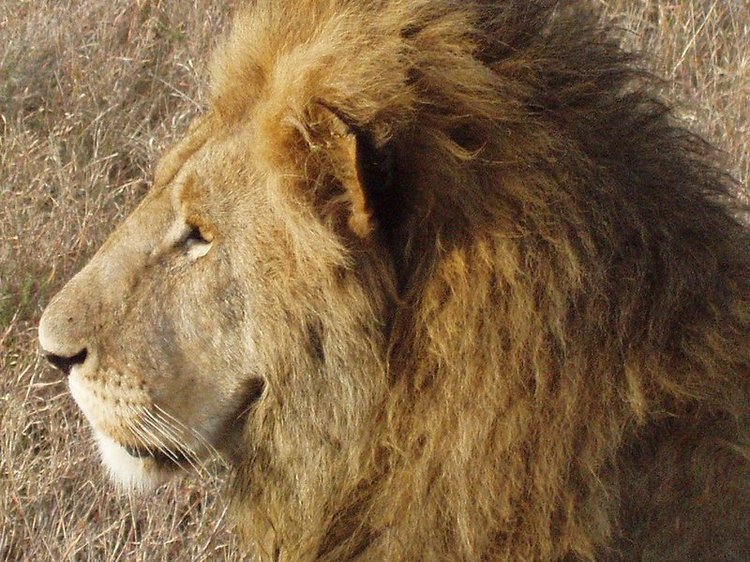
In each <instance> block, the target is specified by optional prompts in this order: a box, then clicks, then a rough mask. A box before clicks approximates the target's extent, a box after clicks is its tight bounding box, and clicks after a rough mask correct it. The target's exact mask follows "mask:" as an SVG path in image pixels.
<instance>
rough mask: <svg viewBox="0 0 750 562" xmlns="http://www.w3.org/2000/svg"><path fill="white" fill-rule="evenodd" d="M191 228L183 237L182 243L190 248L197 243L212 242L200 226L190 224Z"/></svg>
mask: <svg viewBox="0 0 750 562" xmlns="http://www.w3.org/2000/svg"><path fill="white" fill-rule="evenodd" d="M189 229H190V230H188V231H187V233H186V234H185V236H184V237H183V239H182V244H183V245H184V246H185V247H186V248H188V249H190V248H192V247H193V246H195V245H197V244H210V243H211V241H210V240H208V239H207V238H206V237H205V236H204V235H203V232H201V229H200V227H198V226H189Z"/></svg>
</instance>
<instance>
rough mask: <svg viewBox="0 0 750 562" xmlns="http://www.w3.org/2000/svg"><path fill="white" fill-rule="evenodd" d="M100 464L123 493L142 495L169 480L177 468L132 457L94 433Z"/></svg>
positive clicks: (107, 439) (99, 434) (151, 460)
mask: <svg viewBox="0 0 750 562" xmlns="http://www.w3.org/2000/svg"><path fill="white" fill-rule="evenodd" d="M94 436H95V438H96V442H97V444H98V445H99V453H100V454H101V457H102V463H103V464H104V466H105V467H107V471H108V472H109V476H110V479H111V480H112V482H113V483H114V484H115V485H116V486H117V488H118V489H120V490H121V491H123V492H129V493H133V492H134V493H143V492H147V491H149V490H153V489H154V488H156V487H157V486H159V485H161V484H164V483H165V482H167V481H168V480H170V479H171V478H172V477H173V476H174V475H175V474H176V472H177V471H178V470H179V468H178V467H177V466H176V465H172V466H168V465H164V464H162V463H158V462H156V461H155V460H154V459H152V458H139V457H134V456H132V455H131V454H130V453H128V451H127V449H125V447H123V446H122V445H120V444H119V443H118V442H117V441H115V440H114V439H112V438H110V437H108V436H106V435H104V434H102V433H100V432H99V431H96V430H95V431H94Z"/></svg>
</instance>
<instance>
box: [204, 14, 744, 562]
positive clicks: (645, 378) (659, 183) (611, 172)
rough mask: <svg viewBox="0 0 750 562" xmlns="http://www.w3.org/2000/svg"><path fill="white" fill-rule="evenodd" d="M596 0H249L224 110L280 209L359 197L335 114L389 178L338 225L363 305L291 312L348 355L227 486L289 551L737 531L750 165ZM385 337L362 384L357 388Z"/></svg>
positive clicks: (699, 548)
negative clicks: (743, 193)
mask: <svg viewBox="0 0 750 562" xmlns="http://www.w3.org/2000/svg"><path fill="white" fill-rule="evenodd" d="M600 17H601V16H600V14H599V13H598V11H597V10H595V9H594V8H593V7H592V5H591V4H589V3H586V2H573V3H569V2H565V3H559V4H558V3H556V2H527V1H525V0H524V1H521V0H508V1H490V0H484V1H478V0H477V1H467V2H456V1H451V0H370V1H356V2H355V1H347V0H298V1H296V2H294V3H288V2H278V1H276V0H257V1H256V2H253V3H252V6H251V7H250V8H249V9H247V10H245V11H244V12H242V14H241V15H239V16H238V18H237V21H236V23H235V27H234V31H233V33H232V35H231V36H230V37H229V38H228V39H227V40H226V41H225V43H224V44H223V45H222V46H221V47H220V48H219V50H218V51H217V54H216V56H215V59H214V62H213V111H214V112H215V113H216V114H218V115H219V116H220V118H221V120H222V122H223V123H224V126H225V127H226V128H227V130H231V127H232V125H233V124H235V123H243V122H246V121H252V122H253V123H255V125H254V130H255V131H256V134H255V136H254V138H253V143H252V145H253V146H252V147H250V148H249V149H248V150H250V151H251V152H252V157H253V158H254V164H255V165H257V166H258V167H259V168H260V169H261V170H262V173H263V174H264V176H263V177H264V179H266V180H267V181H268V182H269V183H270V184H272V185H273V189H272V190H271V189H269V191H273V192H274V193H276V194H277V197H278V198H279V202H278V204H279V205H291V203H289V200H292V199H295V198H301V199H305V200H306V201H312V202H313V203H314V204H315V205H317V209H318V211H319V212H320V213H322V214H323V215H324V216H328V217H333V216H334V215H335V213H334V211H333V207H334V206H335V205H339V206H340V205H350V206H351V208H352V209H353V211H356V210H357V205H358V203H356V201H352V200H351V199H347V197H346V193H345V192H343V191H342V190H341V186H338V187H337V186H332V184H331V178H332V177H334V176H335V174H334V172H333V171H332V169H333V168H335V166H336V162H335V158H333V157H331V152H330V145H329V144H326V142H324V141H323V140H321V136H320V134H319V128H320V127H319V126H320V123H321V120H323V119H324V117H321V115H322V114H321V113H320V108H321V107H322V108H328V109H330V110H332V111H333V112H334V113H335V114H336V115H337V116H339V117H341V119H342V120H343V121H344V122H345V123H346V124H347V125H349V126H350V127H352V128H353V130H356V131H358V132H360V133H363V134H366V138H367V142H368V143H369V144H368V147H370V148H371V149H372V151H373V153H374V154H376V155H377V156H379V157H382V158H383V162H386V161H387V162H389V164H388V170H387V171H388V173H389V174H392V176H393V177H392V178H391V179H390V180H389V181H388V182H382V183H383V184H384V185H385V184H386V183H387V185H386V187H385V188H384V189H380V190H379V189H375V190H374V191H372V192H368V193H367V198H368V201H369V203H368V204H369V208H368V209H366V210H365V209H362V212H363V213H365V214H366V216H365V220H367V219H369V218H371V219H372V220H373V221H374V229H373V230H374V233H373V234H371V235H370V236H369V237H368V236H364V237H360V236H352V235H351V233H350V232H345V231H346V228H345V227H344V226H342V225H341V224H339V223H337V222H336V221H335V220H334V219H333V218H331V219H330V222H329V223H328V224H329V226H331V227H333V228H334V230H335V232H337V233H338V235H339V237H340V238H341V241H340V246H336V250H335V252H333V250H331V252H333V253H336V252H338V253H337V254H336V255H340V256H344V257H342V258H341V267H342V268H343V269H344V270H347V271H351V270H352V268H354V269H356V276H357V280H358V283H360V285H361V286H362V287H365V290H364V294H365V297H362V298H361V299H360V301H361V302H360V301H357V302H360V305H361V306H360V308H359V309H358V312H357V313H356V314H357V315H359V316H357V317H365V316H366V311H372V313H373V315H374V316H373V317H372V318H371V320H370V322H369V325H366V326H362V327H361V329H360V331H359V332H358V333H356V334H352V333H349V332H347V331H344V330H342V329H338V328H337V319H342V318H349V316H347V315H348V314H350V309H349V304H348V303H350V302H354V301H353V300H352V299H354V297H353V296H352V295H355V294H359V293H356V292H352V291H349V292H348V293H347V295H346V297H344V296H341V295H343V294H344V292H345V291H348V290H349V289H346V288H342V285H341V284H337V283H339V281H337V280H336V279H332V280H331V284H330V288H329V289H328V290H329V292H330V295H329V297H328V300H326V302H328V303H329V304H330V310H329V311H328V312H327V313H325V314H324V313H322V312H321V313H319V314H318V313H317V312H315V311H313V312H311V311H305V312H301V306H302V305H299V307H300V311H299V313H298V314H297V315H296V316H294V317H295V318H303V317H304V318H308V319H309V318H311V317H313V316H315V315H316V314H318V316H315V318H314V323H315V324H316V325H317V328H316V333H318V337H319V338H322V339H320V341H317V342H316V343H314V344H313V347H316V348H319V350H318V352H319V354H320V355H321V356H322V357H323V361H324V362H325V367H324V370H325V372H326V373H328V377H329V378H324V377H322V376H321V380H323V381H324V382H323V383H321V384H324V385H325V386H324V387H322V388H320V389H319V391H318V392H317V393H315V392H308V393H306V394H303V393H301V392H296V391H293V390H290V394H289V395H286V396H285V397H284V399H285V400H286V402H284V403H283V404H282V403H281V401H279V402H278V403H274V404H269V405H265V406H263V405H261V406H259V408H261V409H262V411H261V415H259V416H258V419H259V420H261V421H262V423H261V421H258V422H257V423H251V424H250V425H251V427H249V429H248V432H247V442H248V446H249V448H250V450H251V454H250V456H249V458H248V460H247V461H246V463H245V464H244V465H243V466H241V467H240V468H239V469H238V474H237V479H236V482H235V485H234V487H233V494H234V497H235V502H234V503H235V507H236V511H237V514H238V518H239V521H240V526H241V529H242V531H243V534H244V535H245V536H246V538H247V539H248V540H249V541H250V542H252V543H254V544H257V545H259V546H260V548H261V550H263V551H264V552H265V553H266V555H267V556H268V557H269V558H273V557H274V556H280V557H281V558H283V559H288V560H308V559H316V560H331V561H333V560H336V561H340V560H351V559H357V560H557V559H563V558H565V559H574V558H580V559H604V558H607V557H608V556H611V557H612V558H613V559H616V558H617V556H623V557H624V559H635V558H636V557H637V556H646V554H647V553H648V552H651V553H656V558H658V559H666V554H664V553H665V552H669V553H670V556H674V557H675V559H684V560H687V559H703V557H705V556H708V553H709V552H725V551H724V550H722V549H724V548H727V549H729V547H727V546H725V543H722V542H721V541H722V540H723V538H721V537H725V536H730V535H732V534H733V533H741V532H742V530H743V529H744V530H745V531H746V530H747V526H746V523H743V521H746V520H747V515H748V505H749V500H748V498H749V497H750V494H748V486H749V484H748V466H747V463H746V462H745V461H744V460H743V457H742V455H743V454H744V455H747V452H748V447H747V444H748V435H747V420H748V410H749V408H750V406H749V405H750V401H749V400H748V398H749V397H750V388H749V385H748V382H750V378H748V366H749V364H750V351H749V350H750V337H749V336H750V325H749V323H750V303H749V302H748V295H750V292H749V291H748V288H749V287H748V281H749V280H750V259H749V258H750V246H749V245H748V235H747V230H746V228H745V227H744V226H743V225H741V224H740V223H739V222H738V220H737V219H736V218H735V217H736V210H735V209H734V208H733V207H736V205H737V203H736V200H735V198H734V195H733V191H734V190H735V189H736V187H737V186H736V185H735V184H734V183H733V181H732V180H731V179H730V178H729V177H728V176H727V175H726V174H724V173H723V171H722V170H721V169H719V168H718V167H717V166H716V165H715V163H714V161H715V159H716V155H715V153H714V151H713V150H712V149H711V148H710V147H708V146H707V145H706V143H704V142H703V141H702V140H701V139H700V138H699V137H697V136H696V135H694V134H692V133H691V132H689V131H688V130H686V128H684V126H683V125H681V124H680V123H679V122H678V121H677V120H676V119H675V118H674V117H673V115H672V114H671V112H670V110H669V107H668V106H667V105H666V104H665V103H664V102H663V101H662V100H661V99H660V98H659V96H658V95H656V93H655V92H656V91H657V89H658V88H657V86H656V85H655V84H654V80H652V79H651V78H650V77H649V75H648V74H647V73H645V72H643V70H642V69H641V67H640V66H639V65H638V63H637V61H636V59H635V58H634V57H633V56H632V55H630V54H628V53H626V52H624V51H623V50H622V49H621V48H620V46H619V38H618V37H617V34H616V33H615V32H614V31H613V30H612V29H611V28H610V27H607V26H606V25H605V26H603V25H602V24H601V23H600ZM381 171H382V170H381ZM378 185H379V184H378ZM381 187H382V186H381ZM332 193H333V194H335V195H336V197H337V198H336V197H334V198H333V199H331V194H332ZM367 213H369V214H367ZM370 214H371V216H370ZM289 221H290V225H291V224H293V223H294V221H295V218H294V217H290V218H289ZM289 228H290V231H292V232H293V236H294V237H295V240H294V243H295V245H296V246H295V247H297V248H308V249H309V248H312V247H313V246H314V244H313V243H312V242H311V240H310V237H311V232H310V230H309V229H302V228H298V229H297V230H296V231H295V230H294V228H293V226H290V227H289ZM362 233H363V234H367V233H368V231H367V229H366V228H363V229H362ZM303 253H304V252H303ZM308 255H309V252H308ZM363 256H364V257H363ZM297 267H298V268H299V269H298V271H300V272H305V271H308V270H309V269H310V268H314V267H315V264H314V263H311V260H309V259H308V260H307V261H306V262H303V261H301V262H300V263H299V264H298V265H297ZM337 299H339V300H337ZM347 299H349V300H347ZM363 299H364V300H363ZM365 301H367V302H365ZM331 303H332V304H331ZM289 306H290V307H291V306H296V305H294V304H290V305H289ZM363 311H365V312H363ZM382 311H385V312H382ZM352 314H353V313H352ZM378 314H379V316H378ZM300 322H302V321H301V320H300ZM320 334H324V336H320ZM368 349H369V350H370V352H372V350H375V354H376V355H377V354H378V353H381V352H382V356H381V361H379V362H378V361H374V362H370V363H368V365H370V366H371V367H372V368H371V369H370V372H369V373H368V377H369V378H367V379H366V380H359V379H358V380H354V381H352V380H347V382H346V383H344V382H342V381H341V379H342V378H346V373H347V368H348V366H349V365H355V364H356V363H357V362H358V360H359V359H358V357H362V356H364V355H365V354H364V352H363V350H368ZM306 365H307V363H305V364H304V366H306ZM286 368H287V369H289V370H291V371H294V370H295V369H296V368H298V370H299V371H300V373H302V372H303V371H305V368H307V367H305V368H303V367H302V366H299V365H297V367H295V365H294V364H292V365H291V366H290V365H286ZM358 372H359V371H358ZM301 377H302V374H300V375H298V378H299V380H301ZM295 380H296V379H295ZM358 385H361V386H358ZM359 393H361V394H362V396H364V397H361V396H360V394H359ZM370 402H372V403H373V404H374V405H372V406H371V407H369V409H364V410H363V408H364V406H363V404H370ZM324 410H325V411H324ZM308 427H313V428H315V430H314V431H313V430H311V432H310V434H307V433H306V432H307V429H306V428H308ZM744 458H746V457H744ZM712 479H714V480H712ZM716 479H718V480H716ZM701 493H704V494H706V495H705V496H704V497H703V500H702V501H703V502H704V503H703V504H702V505H703V507H702V508H700V509H699V508H698V507H697V506H698V503H699V500H698V499H697V498H699V496H700V494H701ZM678 520H681V521H682V523H681V524H682V527H681V528H680V530H679V531H678V530H675V529H676V528H675V525H676V523H675V522H676V521H678ZM659 526H661V528H660V527H659ZM712 537H714V538H715V537H719V538H718V539H714V538H712ZM714 540H716V541H718V542H715V543H713V544H712V541H714ZM727 540H728V539H727ZM737 540H740V539H737ZM727 544H728V543H727ZM732 544H735V543H732ZM736 544H740V543H736ZM732 548H734V547H732ZM649 549H650V550H649ZM665 549H669V550H665ZM712 549H713V550H712ZM737 549H738V550H732V552H740V553H742V552H744V553H745V555H747V556H750V550H748V549H750V541H749V540H748V538H747V536H745V538H743V539H741V546H740V547H737ZM743 549H744V550H743ZM618 553H619V554H618ZM628 553H630V554H628ZM644 553H646V554H644ZM628 556H631V558H628ZM695 556H697V558H695ZM566 557H568V558H566ZM741 558H742V555H741V554H740V558H738V559H741ZM273 559H277V558H273Z"/></svg>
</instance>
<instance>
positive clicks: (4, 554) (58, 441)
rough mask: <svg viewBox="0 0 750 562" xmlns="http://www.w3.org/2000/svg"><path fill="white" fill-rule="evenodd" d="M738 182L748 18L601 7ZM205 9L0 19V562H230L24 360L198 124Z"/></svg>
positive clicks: (742, 8) (175, 501)
mask: <svg viewBox="0 0 750 562" xmlns="http://www.w3.org/2000/svg"><path fill="white" fill-rule="evenodd" d="M601 1H602V3H603V4H605V5H607V6H608V9H609V10H610V11H611V12H612V13H614V14H617V15H618V17H620V22H621V25H622V26H623V27H625V28H626V29H628V30H631V31H632V33H629V34H628V38H627V41H628V42H630V43H631V44H632V45H634V46H636V47H638V48H642V49H643V50H644V51H646V52H647V53H649V54H651V55H652V58H653V59H654V69H655V70H656V71H657V73H659V74H661V75H663V76H665V77H667V78H668V79H670V80H672V81H673V86H671V90H672V91H671V92H668V94H669V95H670V96H672V97H673V98H675V99H678V100H680V101H679V103H678V108H679V111H680V112H681V113H682V114H683V115H684V116H685V117H686V118H687V119H689V120H690V121H691V122H692V123H693V124H694V127H695V128H696V129H697V130H699V131H701V132H703V133H704V134H705V135H706V136H708V137H709V138H710V139H712V140H713V141H714V142H715V143H716V144H718V145H719V146H721V147H722V148H724V149H725V150H726V151H727V162H728V165H729V167H730V168H731V169H732V170H733V171H734V173H735V174H736V175H737V176H738V177H739V178H740V180H741V181H742V182H743V183H745V184H746V183H747V180H748V178H749V177H750V154H749V153H748V146H747V142H748V141H747V139H748V138H750V103H749V102H750V51H748V50H747V48H746V46H747V45H748V44H750V7H748V5H747V4H746V3H744V4H743V3H742V2H732V1H728V0H721V1H719V0H713V1H708V0H681V1H678V0H671V1H668V2H664V1H659V0H601ZM230 9H231V6H227V4H226V3H225V2H219V1H218V0H171V1H169V2H167V1H166V0H163V1H162V0H154V1H148V0H137V1H133V0H127V1H126V0H119V1H115V2H105V1H104V0H83V1H77V2H73V1H72V0H66V1H55V0H45V1H42V0H37V1H31V0H3V2H2V5H0V45H2V49H1V50H0V119H1V122H0V134H1V136H0V374H1V376H0V428H2V429H1V430H0V529H1V532H0V561H14V562H15V561H25V560H28V561H31V560H34V561H38V560H56V561H57V560H92V561H93V560H96V561H105V560H127V561H130V560H144V561H145V560H148V561H150V562H151V561H162V560H163V561H168V560H238V559H240V558H239V557H238V556H236V555H234V554H232V553H233V552H234V551H235V544H234V542H233V538H232V537H231V535H230V534H229V533H228V532H227V530H226V524H225V521H224V520H223V513H224V509H225V506H224V504H223V503H222V500H221V499H220V495H219V493H218V489H219V486H220V480H221V476H217V477H216V479H215V480H214V481H211V482H197V481H195V480H190V479H186V480H184V481H182V482H176V483H174V484H172V485H171V486H168V487H166V488H165V489H162V490H160V491H159V493H158V494H157V495H158V497H156V498H155V499H149V501H145V500H143V499H137V498H128V497H118V496H117V494H116V493H114V492H113V491H112V490H111V489H110V488H109V487H108V486H107V485H106V483H105V479H104V477H103V475H102V474H101V470H100V468H99V465H98V460H97V458H96V454H95V452H94V447H93V444H92V441H91V439H90V437H89V432H88V429H87V427H86V426H85V423H84V422H83V420H82V417H81V415H80V414H79V413H78V411H77V410H76V408H75V406H74V405H73V403H72V400H71V399H70V397H69V396H68V394H67V391H66V388H65V385H64V383H62V382H60V381H58V379H57V378H56V376H55V375H54V373H52V372H51V371H50V370H49V369H48V368H47V367H45V366H44V365H43V363H42V361H41V360H40V359H39V357H38V356H37V354H36V329H35V326H36V322H37V321H38V319H39V315H40V312H41V310H42V307H43V306H44V304H45V303H46V302H47V301H48V299H49V297H50V296H51V295H52V294H53V293H54V292H55V291H56V290H57V289H58V288H59V287H60V286H61V284H62V283H63V282H64V281H65V279H67V278H69V277H70V275H72V273H73V272H74V271H75V270H76V269H77V268H78V267H80V265H81V264H82V263H83V261H84V260H85V259H86V258H87V257H88V256H90V255H91V254H92V252H93V251H94V250H95V248H96V247H97V246H98V245H99V244H100V243H101V241H102V240H103V238H104V237H105V236H106V234H107V233H108V232H109V231H110V230H111V228H112V224H113V223H115V222H117V221H118V220H120V219H121V218H122V217H123V216H125V214H126V213H127V212H128V210H129V209H131V208H132V207H133V205H134V204H135V202H136V201H137V200H138V198H139V197H140V196H141V195H142V194H143V193H144V191H145V190H146V189H147V188H148V178H149V177H150V170H151V165H152V162H153V160H154V158H155V156H156V155H158V153H159V152H160V151H161V150H162V149H163V147H164V146H165V145H166V144H168V143H169V142H171V141H172V140H173V139H174V138H175V136H176V135H177V134H178V133H179V131H181V130H182V129H183V128H184V126H185V125H186V123H187V122H188V121H189V120H190V118H191V116H192V115H194V114H195V113H196V112H197V111H199V109H200V107H201V100H202V95H201V91H200V90H199V89H198V85H200V84H203V83H205V72H204V67H203V64H204V63H205V61H206V59H207V56H206V53H207V52H208V51H209V50H210V47H211V45H212V43H213V42H214V40H215V37H216V34H217V32H218V30H220V29H222V28H223V25H224V23H225V21H226V15H227V12H228V11H229V10H230Z"/></svg>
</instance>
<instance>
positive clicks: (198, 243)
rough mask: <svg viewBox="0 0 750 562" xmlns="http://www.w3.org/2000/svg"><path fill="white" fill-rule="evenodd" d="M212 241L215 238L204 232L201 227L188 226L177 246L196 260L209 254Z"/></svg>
mask: <svg viewBox="0 0 750 562" xmlns="http://www.w3.org/2000/svg"><path fill="white" fill-rule="evenodd" d="M212 241H213V237H212V236H210V235H209V234H208V233H206V232H204V231H203V229H201V227H199V226H197V225H191V224H188V225H187V227H186V229H185V232H184V234H183V235H182V236H181V237H180V239H179V240H178V242H177V246H178V247H180V248H182V249H183V250H184V251H186V252H187V253H188V255H189V256H190V257H191V258H193V259H196V258H199V257H202V256H204V255H206V254H207V253H208V251H209V250H210V249H211V243H212Z"/></svg>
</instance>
